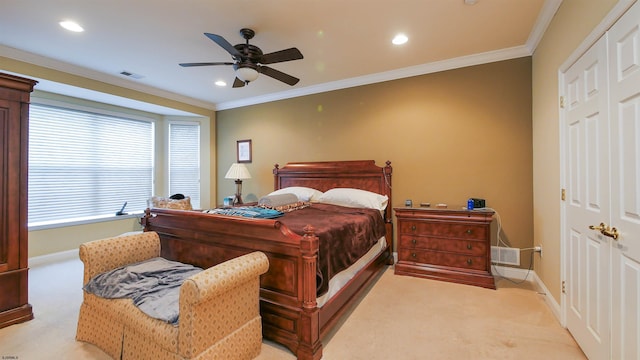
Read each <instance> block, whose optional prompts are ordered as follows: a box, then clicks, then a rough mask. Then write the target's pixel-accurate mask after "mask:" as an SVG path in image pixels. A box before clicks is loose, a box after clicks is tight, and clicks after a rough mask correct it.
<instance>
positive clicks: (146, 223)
mask: <svg viewBox="0 0 640 360" xmlns="http://www.w3.org/2000/svg"><path fill="white" fill-rule="evenodd" d="M149 219H151V209H149V208H146V209H145V210H144V216H143V217H141V218H140V225H142V231H149Z"/></svg>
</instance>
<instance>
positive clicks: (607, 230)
mask: <svg viewBox="0 0 640 360" xmlns="http://www.w3.org/2000/svg"><path fill="white" fill-rule="evenodd" d="M589 229H591V230H598V231H600V233H601V234H602V235H604V236H608V237H610V238H613V240H618V237H619V236H620V233H618V229H616V228H615V227H609V225H607V224H605V223H603V222H601V223H600V225H597V226H596V225H589Z"/></svg>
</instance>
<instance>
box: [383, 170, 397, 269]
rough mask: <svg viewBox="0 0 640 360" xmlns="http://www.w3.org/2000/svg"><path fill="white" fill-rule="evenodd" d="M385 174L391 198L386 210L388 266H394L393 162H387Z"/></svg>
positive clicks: (388, 194)
mask: <svg viewBox="0 0 640 360" xmlns="http://www.w3.org/2000/svg"><path fill="white" fill-rule="evenodd" d="M382 171H383V172H384V181H385V185H386V186H387V191H386V193H387V196H388V197H389V202H388V203H387V208H386V209H385V217H384V218H385V219H384V221H385V227H386V235H385V236H386V238H387V251H388V252H389V257H388V258H387V265H393V262H394V260H393V212H392V208H393V200H392V199H391V173H392V172H393V168H392V167H391V161H389V160H387V162H386V165H385V167H384V168H383V169H382Z"/></svg>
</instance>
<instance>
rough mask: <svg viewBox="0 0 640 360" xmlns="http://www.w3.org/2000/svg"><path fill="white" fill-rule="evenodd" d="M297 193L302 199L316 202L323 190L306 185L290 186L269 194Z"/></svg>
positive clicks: (299, 198)
mask: <svg viewBox="0 0 640 360" xmlns="http://www.w3.org/2000/svg"><path fill="white" fill-rule="evenodd" d="M280 194H295V195H296V196H297V197H298V200H300V201H309V202H316V201H318V198H319V197H320V196H321V195H322V191H318V190H316V189H313V188H308V187H304V186H289V187H286V188H282V189H279V190H276V191H273V192H271V193H270V194H269V195H280Z"/></svg>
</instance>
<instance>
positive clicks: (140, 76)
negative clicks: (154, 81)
mask: <svg viewBox="0 0 640 360" xmlns="http://www.w3.org/2000/svg"><path fill="white" fill-rule="evenodd" d="M120 75H124V76H127V77H130V78H134V79H142V78H143V77H144V76H142V75H140V74H134V73H132V72H130V71H126V70H123V71H120Z"/></svg>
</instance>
